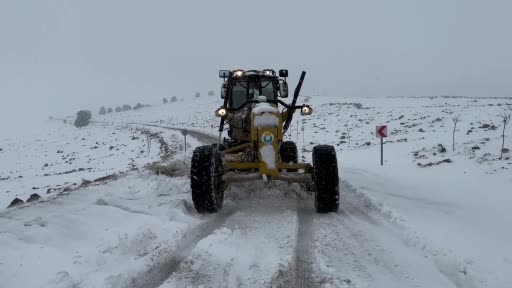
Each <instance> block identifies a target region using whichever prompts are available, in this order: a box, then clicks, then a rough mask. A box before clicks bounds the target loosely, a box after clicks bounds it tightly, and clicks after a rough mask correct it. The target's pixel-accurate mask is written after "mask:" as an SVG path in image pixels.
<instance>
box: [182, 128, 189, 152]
mask: <svg viewBox="0 0 512 288" xmlns="http://www.w3.org/2000/svg"><path fill="white" fill-rule="evenodd" d="M181 134H183V137H185V153H187V135H188V131H187V130H181Z"/></svg>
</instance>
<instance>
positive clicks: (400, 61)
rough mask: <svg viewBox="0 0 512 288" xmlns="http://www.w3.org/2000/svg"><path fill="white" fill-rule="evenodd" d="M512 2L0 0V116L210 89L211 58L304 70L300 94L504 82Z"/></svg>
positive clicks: (510, 90) (231, 64) (482, 90)
mask: <svg viewBox="0 0 512 288" xmlns="http://www.w3.org/2000/svg"><path fill="white" fill-rule="evenodd" d="M510 11H512V2H511V1H508V0H503V1H497V0H489V1H480V0H432V1H411V0H386V1H383V0H366V1H364V0H362V1H355V0H353V1H341V0H333V1H297V0H287V1H284V0H280V1H270V0H268V1H265V0H262V1H241V0H238V1H224V0H219V1H171V0H168V1H132V0H117V1H106V0H87V1H64V0H62V1H42V0H24V1H19V0H0V98H1V100H2V102H1V103H2V104H1V107H0V121H1V122H0V128H1V129H2V130H3V131H5V129H7V128H5V127H6V126H10V127H11V130H12V128H13V126H12V123H15V125H16V126H15V127H14V128H16V129H22V127H25V126H26V124H27V123H29V121H32V120H34V119H38V120H39V119H46V118H47V116H48V115H57V116H59V115H70V114H74V113H75V112H76V110H78V109H82V108H88V109H92V110H93V111H94V112H96V110H97V108H98V107H99V106H100V105H107V106H114V105H119V104H123V103H128V104H131V105H133V104H135V103H136V102H143V103H156V102H158V101H160V99H162V98H163V97H168V96H174V95H176V96H178V97H193V95H194V94H195V92H196V91H199V92H201V93H202V94H204V95H206V93H207V91H208V90H214V91H215V92H216V93H218V89H219V85H220V79H219V78H217V71H218V70H219V69H224V68H228V69H233V68H238V67H240V68H256V69H258V68H267V67H273V68H276V69H280V68H288V69H290V74H291V75H292V77H291V79H290V80H291V81H292V86H295V83H296V79H297V77H298V75H299V73H300V70H302V69H304V70H307V71H308V75H307V77H306V82H305V83H304V86H303V91H304V93H305V94H306V93H309V94H323V95H329V96H337V95H340V96H386V95H468V96H512V85H511V83H512V82H511V79H512V57H511V54H510V53H512V37H511V35H512V34H511V30H510V27H512V17H510ZM13 108H14V109H13ZM20 117H24V118H25V119H26V120H23V121H22V120H19V119H20ZM13 121H14V122H13Z"/></svg>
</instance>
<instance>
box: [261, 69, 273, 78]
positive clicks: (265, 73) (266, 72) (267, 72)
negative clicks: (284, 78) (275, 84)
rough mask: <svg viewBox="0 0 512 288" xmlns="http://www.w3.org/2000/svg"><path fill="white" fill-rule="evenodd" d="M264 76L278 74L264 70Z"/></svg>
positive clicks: (270, 70)
mask: <svg viewBox="0 0 512 288" xmlns="http://www.w3.org/2000/svg"><path fill="white" fill-rule="evenodd" d="M263 75H265V76H273V75H276V72H274V70H272V69H265V70H263Z"/></svg>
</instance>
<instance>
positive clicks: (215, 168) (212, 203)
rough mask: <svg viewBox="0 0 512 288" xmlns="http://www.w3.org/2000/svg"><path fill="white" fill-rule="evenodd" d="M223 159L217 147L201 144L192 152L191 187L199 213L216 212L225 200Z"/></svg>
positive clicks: (193, 199)
mask: <svg viewBox="0 0 512 288" xmlns="http://www.w3.org/2000/svg"><path fill="white" fill-rule="evenodd" d="M222 174H223V169H222V159H221V156H220V152H219V150H218V149H217V147H215V146H212V145H207V146H200V147H197V148H196V149H195V150H194V153H193V154H192V163H191V169H190V187H191V188H192V201H193V202H194V207H195V208H196V210H197V212H199V213H215V212H217V211H218V210H219V209H220V208H222V203H223V202H224V184H223V183H222Z"/></svg>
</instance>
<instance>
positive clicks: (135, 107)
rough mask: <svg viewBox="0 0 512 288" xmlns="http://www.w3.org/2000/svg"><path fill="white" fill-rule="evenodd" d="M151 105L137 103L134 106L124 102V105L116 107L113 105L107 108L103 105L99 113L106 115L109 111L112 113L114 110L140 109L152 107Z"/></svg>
mask: <svg viewBox="0 0 512 288" xmlns="http://www.w3.org/2000/svg"><path fill="white" fill-rule="evenodd" d="M150 106H151V105H148V104H141V103H137V104H135V106H133V107H132V106H131V105H128V104H124V105H122V106H117V107H116V108H112V107H109V108H105V106H101V107H100V110H99V111H98V114H99V115H105V114H107V113H112V112H114V111H115V112H123V111H130V110H139V109H142V108H146V107H150Z"/></svg>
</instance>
